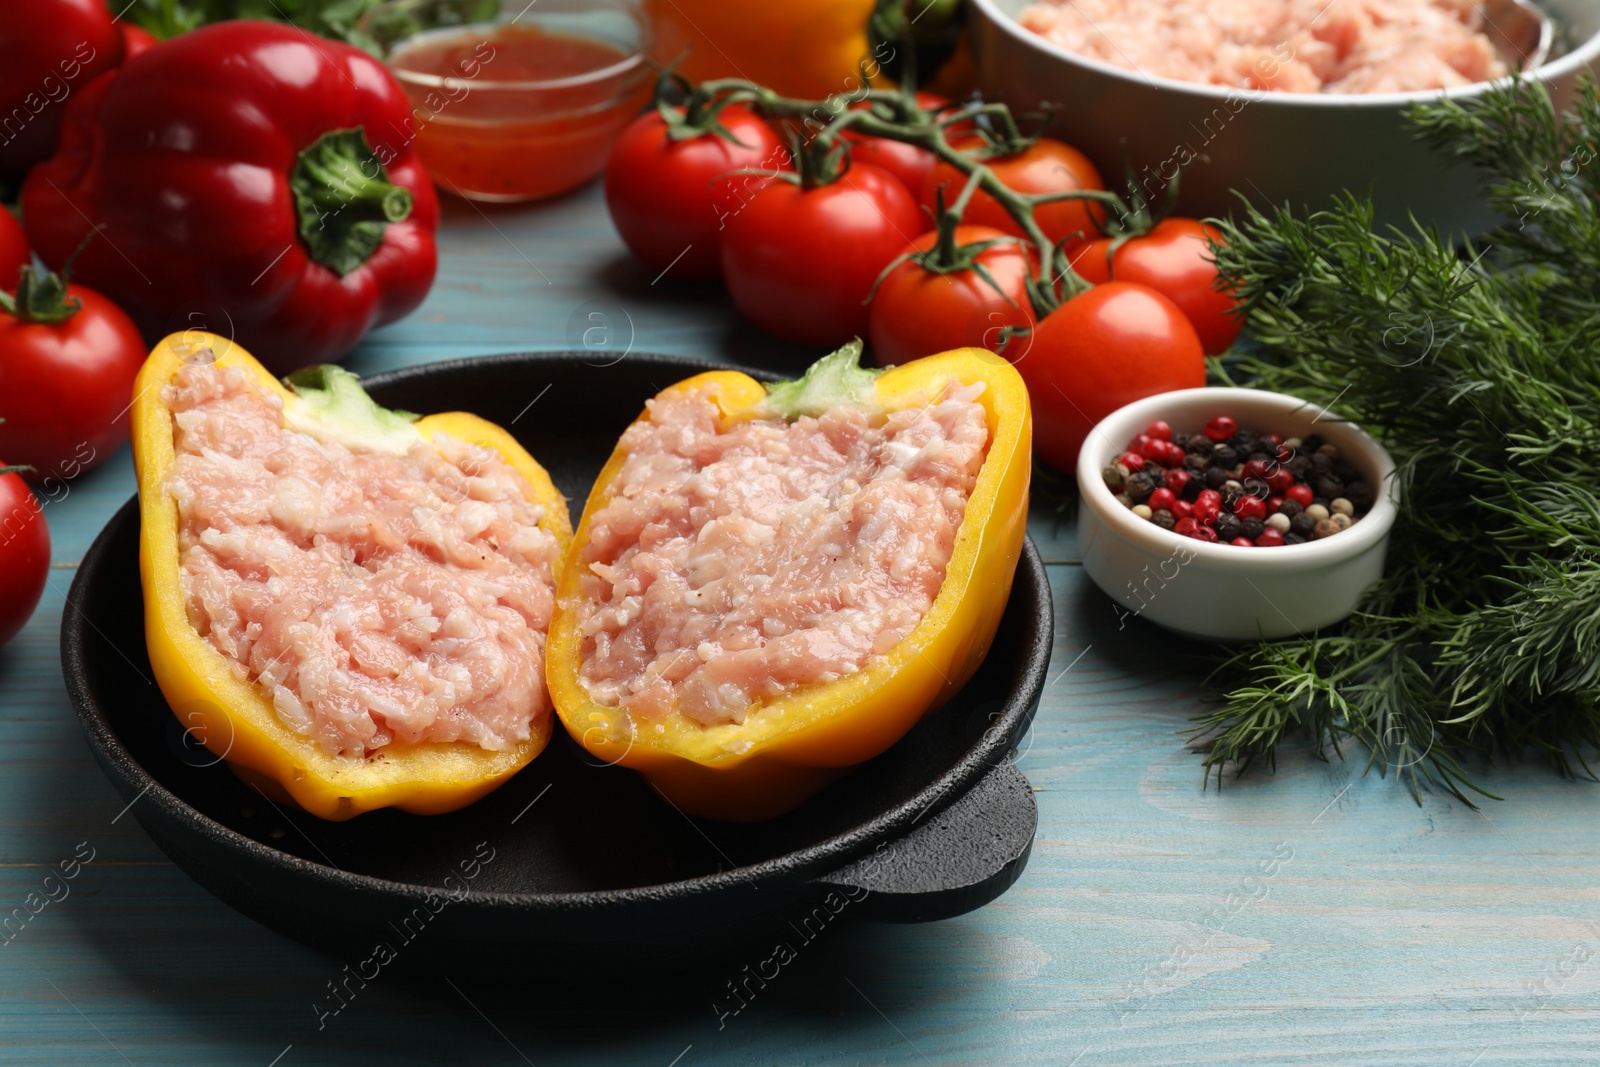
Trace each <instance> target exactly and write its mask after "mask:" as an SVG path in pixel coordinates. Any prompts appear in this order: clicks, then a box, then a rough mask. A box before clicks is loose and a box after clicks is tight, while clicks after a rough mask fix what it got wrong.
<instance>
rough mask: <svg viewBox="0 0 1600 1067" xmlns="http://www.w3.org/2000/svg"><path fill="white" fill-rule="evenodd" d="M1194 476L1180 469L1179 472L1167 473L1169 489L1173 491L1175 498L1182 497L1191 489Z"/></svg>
mask: <svg viewBox="0 0 1600 1067" xmlns="http://www.w3.org/2000/svg"><path fill="white" fill-rule="evenodd" d="M1193 477H1194V475H1193V474H1191V473H1189V472H1188V471H1186V470H1184V469H1183V468H1182V467H1179V468H1178V469H1177V470H1174V471H1168V472H1167V488H1168V489H1171V490H1172V495H1173V496H1182V495H1183V491H1184V490H1185V489H1187V488H1188V487H1189V482H1190V480H1191V479H1192V478H1193Z"/></svg>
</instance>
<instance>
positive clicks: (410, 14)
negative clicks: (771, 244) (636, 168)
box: [360, 0, 654, 203]
mask: <svg viewBox="0 0 1600 1067" xmlns="http://www.w3.org/2000/svg"><path fill="white" fill-rule="evenodd" d="M360 28H361V30H362V31H363V32H365V33H366V34H367V36H368V37H370V38H371V39H372V41H373V42H374V43H375V44H376V45H377V46H378V48H379V49H380V50H381V52H382V55H383V57H384V61H385V62H386V63H387V64H388V66H389V69H390V71H392V72H393V74H394V76H395V77H396V78H397V79H398V80H399V82H400V84H401V86H402V87H403V88H404V89H405V92H406V96H407V98H408V99H409V100H410V102H411V118H410V120H409V121H408V123H407V126H408V129H407V130H406V135H407V137H409V138H411V139H414V140H415V142H416V148H417V155H418V156H419V157H420V158H421V159H422V163H423V165H424V166H425V167H427V168H428V173H429V174H431V175H432V176H433V179H434V181H435V182H436V183H437V184H438V186H439V188H440V189H442V190H444V191H445V192H448V193H454V194H455V195H457V196H462V197H466V198H467V199H469V200H486V201H495V202H501V203H511V202H516V201H521V200H537V199H540V198H543V197H548V196H555V195H556V194H558V193H564V192H566V191H567V190H569V189H572V188H575V187H577V186H579V185H582V184H583V183H584V182H586V181H588V180H589V179H590V178H593V177H594V176H595V175H596V174H598V173H600V171H601V170H602V169H604V167H605V163H606V157H607V155H609V154H610V151H611V145H612V143H613V142H614V141H615V140H616V138H617V136H618V135H619V134H620V133H621V132H622V129H623V127H625V126H626V125H627V124H628V123H629V122H630V121H631V120H632V119H633V118H634V116H636V115H637V114H638V113H639V111H640V109H641V108H642V107H643V106H644V105H645V103H646V102H647V101H648V100H649V98H650V94H651V90H652V88H653V85H654V72H653V68H652V67H651V65H650V63H649V60H648V59H647V58H646V53H647V51H648V50H649V48H650V45H651V35H650V26H649V23H648V22H646V21H645V18H644V16H643V15H642V14H641V13H640V12H639V10H638V8H637V6H636V5H635V4H633V3H631V2H629V0H536V2H535V3H525V2H524V0H505V2H504V3H495V2H494V0H487V2H486V0H391V2H389V3H386V4H382V5H380V6H379V7H376V8H374V9H372V10H371V11H369V12H368V13H367V14H366V15H365V16H364V17H363V18H362V20H361V27H360Z"/></svg>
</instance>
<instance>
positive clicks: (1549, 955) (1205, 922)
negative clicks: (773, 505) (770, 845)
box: [0, 189, 1600, 1067]
mask: <svg viewBox="0 0 1600 1067" xmlns="http://www.w3.org/2000/svg"><path fill="white" fill-rule="evenodd" d="M441 243H442V246H443V249H444V255H443V263H442V268H441V272H440V276H439V281H438V284H437V285H436V287H435V289H434V291H433V294H432V296H431V297H430V298H429V300H428V301H427V303H426V304H424V305H423V307H422V308H421V309H420V310H419V311H418V312H417V313H416V314H414V315H412V316H411V317H410V318H409V319H407V320H406V321H404V322H402V323H399V324H398V325H395V326H392V327H390V328H388V329H386V330H383V331H381V332H379V333H377V334H375V335H374V336H373V337H372V338H370V339H369V341H368V342H367V343H366V344H365V345H364V346H363V347H362V348H361V349H360V350H359V351H358V352H357V353H356V354H355V356H354V357H353V359H352V360H351V365H352V366H353V367H354V368H355V369H356V370H358V371H361V372H364V373H370V372H375V371H379V370H384V369H387V368H391V367H398V366H403V365H407V364H412V363H421V362H426V361H429V360H436V359H441V358H445V357H452V356H463V355H472V354H479V353H487V352H504V351H514V350H519V349H541V348H565V347H576V346H577V344H578V343H581V340H582V333H583V331H584V330H585V329H590V328H592V327H594V326H595V325H596V324H597V323H604V324H605V325H606V326H607V327H608V328H609V329H612V330H619V331H631V340H632V344H633V347H634V348H635V349H637V350H655V351H665V352H676V353H684V354H692V355H697V356H710V357H720V358H724V359H728V360H731V361H734V362H739V363H746V364H755V365H766V366H781V367H785V368H792V367H794V366H796V365H798V364H799V363H800V362H802V357H803V355H804V354H803V353H799V352H796V351H793V350H785V349H782V348H781V347H780V346H775V345H773V344H772V343H771V342H769V341H767V340H765V339H763V338H762V337H761V336H760V335H759V334H757V333H755V332H754V331H753V330H752V329H751V328H750V327H748V326H745V325H742V324H741V323H740V322H739V320H738V318H737V316H736V315H735V314H734V313H733V311H732V309H731V307H730V306H729V304H728V303H727V300H726V298H725V297H723V296H722V295H721V294H720V293H719V292H718V291H716V290H715V288H694V289H688V288H683V287H678V286H674V285H673V283H672V282H671V280H670V278H669V279H666V280H663V281H661V282H659V283H658V284H652V272H649V271H646V270H645V269H644V268H642V267H640V266H638V265H637V264H635V263H634V262H633V261H632V260H631V259H629V258H628V257H627V256H626V254H625V253H624V252H623V250H622V248H621V246H620V245H619V244H618V243H617V241H616V239H615V236H614V234H613V232H612V230H611V227H610V224H609V223H608V222H607V220H606V215H605V210H604V207H603V205H602V204H601V202H600V200H599V197H598V195H597V194H596V192H595V190H593V189H590V190H587V191H584V192H580V193H578V194H576V195H574V196H571V197H568V198H565V199H562V200H560V201H558V202H554V203H550V204H547V205H544V206H540V207H533V208H526V209H517V210H499V211H493V212H490V213H489V214H487V215H484V214H482V213H480V212H479V211H478V210H477V209H475V208H473V207H472V206H470V205H466V204H463V203H461V202H453V203H450V204H448V205H447V206H446V212H445V224H444V230H443V233H442V234H441ZM595 314H599V315H601V316H602V318H601V319H599V320H597V319H595V318H594V317H593V316H594V315H595ZM594 339H595V338H594V336H593V335H591V340H594ZM626 343H627V335H626V333H622V334H618V335H616V336H615V337H614V338H613V339H612V340H611V344H612V345H625V344H626ZM132 492H133V477H132V473H131V469H130V464H129V461H128V456H127V453H126V451H124V452H123V453H122V454H121V455H119V456H118V457H117V458H116V459H114V460H113V461H112V462H110V463H109V464H107V465H106V467H104V468H103V469H101V470H99V471H96V472H94V473H93V474H91V475H89V476H87V477H85V478H83V479H82V480H81V481H79V482H78V483H76V484H75V485H74V486H73V487H72V490H71V493H70V494H69V495H68V496H67V497H66V498H65V499H64V500H61V501H59V502H57V503H54V504H51V505H49V507H48V508H47V509H46V514H47V517H48V519H49V523H50V528H51V533H52V536H53V538H54V563H53V565H52V568H53V569H52V572H51V576H50V588H49V589H48V591H47V592H46V594H45V598H44V602H43V603H42V604H41V605H40V607H39V611H38V614H37V615H36V616H35V617H34V619H33V621H32V622H31V623H30V624H29V626H28V628H27V629H26V630H25V631H23V633H22V634H21V636H20V637H18V638H17V639H16V640H14V641H13V642H12V643H11V644H10V645H9V646H8V647H6V648H5V649H4V650H3V651H0V914H6V913H10V912H11V911H12V909H13V908H16V907H22V906H23V905H24V902H25V901H26V900H27V899H28V897H29V894H30V893H39V892H42V890H43V888H44V886H45V882H44V879H45V877H46V875H47V874H49V873H51V872H52V871H53V870H55V869H56V868H57V867H58V865H59V864H60V863H61V862H62V861H70V860H72V859H74V857H75V856H76V857H77V858H79V859H80V860H81V859H82V858H83V857H86V856H88V855H90V854H91V853H92V856H93V859H92V861H91V862H89V863H88V864H87V865H85V866H83V867H82V868H81V870H79V872H78V874H77V877H76V878H74V879H72V880H71V881H70V882H69V883H67V888H68V891H69V892H68V895H66V896H65V897H64V898H62V899H60V900H59V901H57V902H53V903H50V904H48V905H47V906H46V907H44V908H43V909H42V910H40V911H39V912H38V914H36V915H33V916H32V918H31V919H30V921H29V922H28V923H27V925H26V926H25V927H23V928H22V929H21V930H20V931H18V932H15V933H13V934H12V935H11V937H10V940H8V941H4V943H0V1063H4V1064H52V1065H55V1064H59V1065H67V1064H111V1065H118V1064H134V1065H138V1067H145V1065H187V1064H240V1065H246V1067H268V1065H271V1064H277V1065H278V1067H301V1065H310V1064H317V1065H322V1064H340V1065H342V1064H385V1065H388V1064H457V1063H460V1064H513V1065H515V1064H524V1063H532V1064H537V1065H539V1067H548V1065H559V1064H578V1063H596V1064H629V1065H638V1067H672V1065H676V1067H710V1065H715V1064H729V1065H732V1064H750V1065H757V1064H759V1065H814V1064H879V1063H883V1064H890V1063H892V1064H939V1065H944V1064H1023V1063H1025V1064H1055V1065H1067V1064H1077V1065H1080V1067H1092V1065H1097V1064H1112V1063H1115V1064H1152V1065H1153V1064H1197V1063H1250V1064H1334V1065H1340V1067H1345V1065H1353V1064H1413V1063H1416V1064H1422V1063H1427V1064H1454V1065H1460V1067H1467V1065H1478V1067H1491V1065H1495V1064H1511V1063H1515V1064H1556V1063H1573V1062H1579V1061H1589V1062H1592V1061H1594V1060H1596V1059H1600V823H1597V819H1596V813H1597V810H1600V787H1596V786H1594V785H1584V784H1575V783H1571V782H1564V781H1561V780H1559V779H1557V778H1555V777H1553V776H1552V775H1551V774H1549V773H1548V772H1546V771H1545V770H1544V769H1542V768H1541V767H1538V766H1527V767H1522V768H1518V769H1509V770H1500V771H1498V772H1494V773H1490V774H1487V775H1486V776H1485V779H1484V781H1485V783H1486V784H1487V785H1488V786H1489V787H1490V788H1492V789H1493V790H1495V791H1496V792H1498V793H1500V794H1502V795H1503V796H1504V797H1505V798H1506V799H1505V801H1504V802H1503V803H1493V802H1490V803H1489V804H1488V806H1486V807H1485V808H1484V810H1483V811H1481V812H1474V811H1471V810H1469V809H1467V808H1465V807H1463V806H1461V805H1460V804H1458V803H1456V802H1454V801H1451V800H1448V799H1445V798H1443V797H1440V796H1425V797H1424V798H1423V801H1422V804H1421V805H1420V806H1418V805H1417V804H1415V803H1413V802H1412V800H1411V798H1410V797H1409V796H1408V795H1407V794H1406V793H1405V792H1404V791H1403V790H1402V789H1400V788H1399V787H1397V786H1396V785H1395V784H1394V780H1393V778H1392V777H1391V778H1388V779H1382V778H1379V777H1378V776H1376V775H1375V774H1374V775H1369V776H1367V777H1362V776H1361V775H1360V773H1359V772H1360V769H1361V767H1362V765H1363V763H1364V761H1365V754H1364V753H1358V752H1351V753H1349V761H1348V762H1345V763H1339V762H1334V763H1331V764H1329V763H1321V762H1317V761H1314V760H1312V759H1311V758H1310V757H1309V756H1308V754H1307V753H1306V752H1305V751H1303V750H1296V751H1291V752H1286V753H1285V754H1284V757H1283V758H1282V759H1281V760H1280V763H1279V771H1278V774H1277V775H1276V776H1275V777H1267V776H1254V777H1250V778H1247V779H1245V780H1244V781H1241V782H1237V783H1232V784H1229V785H1228V786H1227V787H1226V788H1225V789H1223V790H1222V791H1221V792H1218V791H1217V790H1216V789H1215V787H1213V788H1212V789H1210V790H1209V791H1205V790H1202V787H1201V776H1200V768H1199V761H1198V759H1197V757H1196V756H1195V755H1194V754H1193V753H1191V752H1189V751H1188V750H1186V749H1185V747H1184V744H1183V740H1182V735H1183V731H1184V728H1185V726H1186V725H1187V720H1188V718H1189V717H1190V716H1191V715H1192V714H1194V713H1195V711H1196V710H1197V708H1198V707H1199V701H1200V699H1201V696H1202V690H1201V687H1200V676H1199V673H1198V672H1197V671H1196V670H1195V669H1194V668H1193V667H1192V666H1191V665H1190V663H1189V661H1188V659H1187V658H1186V649H1185V647H1184V646H1182V645H1181V644H1180V643H1179V642H1176V641H1175V640H1173V639H1172V638H1169V637H1167V636H1165V635H1164V634H1163V633H1161V632H1160V631H1158V630H1156V629H1154V628H1152V627H1150V626H1147V625H1145V624H1143V623H1141V622H1139V621H1137V620H1135V621H1133V622H1131V623H1130V624H1129V625H1128V626H1127V628H1126V629H1121V630H1119V629H1118V624H1117V621H1116V616H1115V614H1114V613H1113V611H1112V608H1111V604H1110V602H1109V601H1108V600H1107V599H1105V598H1104V597H1102V596H1101V595H1100V594H1099V593H1098V592H1097V591H1096V590H1094V589H1093V588H1092V587H1091V586H1090V584H1089V583H1088V581H1087V580H1086V579H1085V578H1084V576H1083V573H1082V570H1081V568H1080V567H1078V566H1077V565H1076V563H1075V553H1074V547H1073V540H1072V536H1071V531H1070V529H1060V528H1058V526H1057V524H1056V523H1055V521H1054V518H1053V516H1052V515H1049V514H1039V515H1035V517H1034V522H1033V533H1034V537H1035V538H1036V539H1037V540H1038V542H1039V544H1040V546H1041V548H1043V549H1044V551H1045V556H1046V559H1047V560H1048V561H1049V563H1050V564H1051V567H1050V573H1051V582H1052V587H1053V590H1054V593H1055V598H1056V617H1057V633H1056V645H1055V660H1054V663H1053V665H1052V681H1051V684H1050V686H1049V688H1048V690H1047V691H1046V693H1045V697H1044V703H1043V706H1042V707H1041V709H1040V711H1039V715H1038V719H1037V721H1036V722H1035V724H1034V729H1033V732H1032V735H1031V737H1030V738H1029V739H1028V740H1027V741H1026V742H1024V746H1023V750H1022V754H1021V756H1020V759H1019V766H1020V767H1021V768H1022V770H1023V771H1025V772H1026V773H1027V775H1028V777H1029V778H1030V779H1031V780H1032V782H1033V784H1034V787H1035V788H1036V790H1037V791H1038V792H1037V797H1038V802H1039V834H1038V841H1037V844H1036V845H1035V848H1034V852H1033V859H1032V862H1031V863H1030V865H1029V866H1028V869H1027V871H1026V873H1024V874H1023V876H1022V879H1021V881H1020V882H1018V884H1017V885H1016V886H1015V887H1014V888H1013V889H1012V890H1011V891H1010V892H1009V893H1007V894H1006V895H1005V896H1004V897H1002V898H1001V899H1000V900H998V901H997V902H995V903H994V904H991V905H990V906H988V907H986V908H984V909H982V910H981V911H979V912H976V913H974V914H971V915H967V916H964V917H961V918H958V919H953V920H949V921H946V922H942V923H937V924H933V925H928V926H909V927H877V926H869V925H854V926H850V925H842V926H839V927H836V928H831V929H830V930H829V931H828V933H827V935H826V936H825V937H821V938H819V939H818V940H817V941H816V942H814V943H812V944H810V945H808V946H806V949H805V951H804V952H803V953H802V954H801V956H800V958H799V959H798V960H797V961H796V962H795V963H793V964H792V965H791V966H789V967H788V968H787V969H785V970H783V971H782V972H781V973H780V975H779V978H778V979H776V980H775V981H773V982H772V983H771V984H770V985H769V986H768V988H767V989H765V990H764V991H762V992H761V994H760V996H759V998H757V999H756V1000H754V1001H752V1002H751V1003H750V1005H749V1007H747V1008H746V1009H745V1010H744V1011H742V1012H741V1013H740V1014H738V1015H737V1016H733V1017H730V1018H728V1019H726V1020H725V1025H724V1026H723V1027H721V1028H719V1026H718V1020H717V1018H716V1016H715V1015H714V1014H713V1012H712V1009H711V1003H712V1000H713V999H714V997H715V996H716V995H717V993H718V990H716V989H712V988H709V987H708V988H706V989H704V990H700V989H697V988H694V987H692V986H684V985H681V984H679V985H674V986H673V987H671V988H664V989H662V990H661V992H660V994H659V995H656V996H651V997H649V998H647V999H646V1000H645V1001H644V1002H643V1003H641V1002H639V1001H638V1000H637V999H629V1000H623V999H619V998H617V997H615V996H614V995H613V994H612V991H611V990H609V989H607V988H605V987H603V986H602V987H589V988H585V989H577V990H574V991H573V993H572V996H570V997H564V998H560V999H559V1000H556V1001H551V1000H550V999H549V998H546V997H540V996H531V995H529V994H527V993H525V992H523V991H519V990H514V989H506V988H501V987H496V986H493V985H489V984H486V983H484V982H480V981H476V980H475V979H474V976H473V974H471V973H470V972H462V973H457V974H450V975H441V976H439V977H438V979H437V980H431V981H421V982H400V981H393V982H391V981H389V980H388V979H387V978H383V979H380V980H379V981H376V982H374V983H372V984H371V985H370V986H369V987H368V988H367V989H365V990H363V991H362V992H361V994H360V998H359V999H358V1000H356V1001H354V1002H352V1003H351V1005H350V1006H349V1008H348V1009H346V1010H345V1011H343V1012H342V1013H341V1014H339V1015H338V1016H337V1017H336V1018H332V1019H330V1020H329V1021H328V1025H327V1026H326V1028H325V1029H322V1030H320V1031H319V1030H318V1028H317V1025H316V1015H315V1013H314V1011H313V1004H315V1003H317V1002H318V1001H319V999H320V998H322V997H323V996H324V994H325V992H326V990H325V983H327V982H328V981H329V980H330V979H331V978H333V977H335V976H336V975H337V973H338V970H339V966H340V961H335V960H332V959H331V958H329V957H326V956H323V955H320V954H319V953H317V952H315V951H313V950H311V949H309V948H305V947H303V946H301V945H299V944H296V943H294V942H291V941H288V940H286V939H284V938H282V937H280V936H278V935H277V934H274V933H272V932H270V931H268V930H266V929H264V928H262V927H260V926H257V925H256V924H255V923H254V922H252V921H250V920H249V919H246V918H243V917H242V916H240V915H238V914H236V913H234V912H233V911H231V910H229V909H228V908H227V907H225V906H224V905H222V904H221V903H219V902H217V901H216V900H215V899H213V898H212V897H210V896H209V895H207V894H206V893H205V892H204V891H203V890H201V889H200V888H199V887H197V886H196V885H194V884H193V883H192V882H190V881H189V879H188V878H187V877H186V876H185V875H184V874H182V873H181V872H180V871H178V870H177V869H176V868H175V867H173V866H172V864H170V863H169V862H168V861H167V860H166V858H165V857H164V856H163V855H162V854H161V853H160V852H159V851H158V850H157V849H156V848H155V846H154V845H152V844H151V843H150V841H149V839H148V838H146V837H145V835H144V833H143V832H142V831H141V830H140V829H139V826H138V824H137V823H136V822H135V819H134V817H133V816H132V815H130V814H128V813H126V812H124V811H123V810H122V808H123V805H122V802H121V801H120V800H119V799H118V798H117V796H116V795H115V794H114V793H113V792H112V790H111V788H110V786H109V785H107V784H106V782H105V781H104V780H103V779H102V778H101V776H100V773H99V771H98V770H97V769H96V767H95V766H94V764H93V763H92V762H91V760H90V757H89V755H88V752H87V751H86V749H85V747H84V744H83V741H82V739H81V737H80V735H79V732H78V725H77V722H76V720H75V718H74V716H73V713H72V711H71V709H70V707H69V706H68V704H67V698H66V694H65V692H64V690H63V686H62V680H61V674H60V668H59V665H58V662H57V652H56V640H57V632H58V630H59V628H60V625H61V611H62V607H63V601H64V596H65V593H66V590H67V586H68V584H69V583H70V581H71V580H72V575H73V568H74V566H75V562H76V561H77V560H79V559H80V558H81V557H82V556H83V553H84V550H85V549H86V548H87V546H88V545H89V542H90V541H91V539H92V538H93V537H94V536H95V534H96V533H97V532H98V531H99V529H100V527H101V525H102V524H103V523H104V522H105V521H106V519H107V518H109V516H110V515H111V513H112V511H113V510H114V509H115V508H116V507H117V506H118V505H119V504H121V503H122V501H124V500H125V499H127V497H128V496H129V495H130V494H131V493H132ZM128 610H129V611H135V610H137V607H136V605H133V604H129V605H128ZM52 885H54V883H52ZM53 892H54V895H56V896H58V897H60V896H61V895H62V892H61V890H60V889H53ZM36 899H37V898H36ZM526 963H527V967H528V968H529V969H530V970H538V971H545V972H556V973H559V970H560V968H561V966H562V960H560V959H529V960H527V961H526ZM447 979H448V981H447Z"/></svg>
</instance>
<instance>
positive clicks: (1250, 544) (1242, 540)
mask: <svg viewBox="0 0 1600 1067" xmlns="http://www.w3.org/2000/svg"><path fill="white" fill-rule="evenodd" d="M1228 544H1230V545H1237V546H1238V547H1240V548H1254V547H1256V543H1255V542H1254V541H1252V540H1250V539H1249V538H1248V537H1235V538H1234V539H1233V540H1232V541H1229V542H1228Z"/></svg>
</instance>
